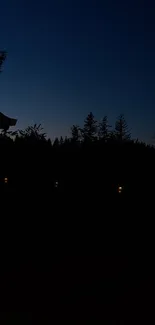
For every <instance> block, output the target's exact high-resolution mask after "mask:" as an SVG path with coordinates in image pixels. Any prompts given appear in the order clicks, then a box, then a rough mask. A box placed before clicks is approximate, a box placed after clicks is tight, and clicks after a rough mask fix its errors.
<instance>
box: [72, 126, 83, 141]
mask: <svg viewBox="0 0 155 325" xmlns="http://www.w3.org/2000/svg"><path fill="white" fill-rule="evenodd" d="M71 134H72V141H73V142H78V141H79V140H80V136H81V135H80V128H79V126H78V125H73V126H72V127H71Z"/></svg>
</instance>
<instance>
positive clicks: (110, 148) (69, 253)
mask: <svg viewBox="0 0 155 325" xmlns="http://www.w3.org/2000/svg"><path fill="white" fill-rule="evenodd" d="M0 150H1V151H0V152H1V159H0V170H1V216H2V217H1V229H2V233H1V245H2V246H1V247H2V255H1V261H2V260H3V263H2V267H1V272H4V273H5V279H6V274H7V270H12V271H11V272H13V273H11V274H13V275H12V276H13V277H14V278H10V277H9V279H7V280H5V282H4V280H3V281H1V290H2V292H4V296H3V300H2V305H1V306H5V304H8V305H9V306H12V307H9V311H10V308H12V309H11V310H16V309H18V310H21V309H22V301H21V300H20V299H19V297H21V296H22V297H23V292H24V298H23V299H24V301H25V304H26V306H27V307H26V310H30V311H32V310H33V312H36V314H37V315H39V310H40V311H42V317H43V319H46V318H47V319H51V318H52V316H51V315H50V314H49V311H50V310H51V308H54V310H55V311H57V319H66V318H65V317H68V316H67V315H68V314H69V315H70V319H72V317H73V319H74V318H75V315H77V319H83V317H85V319H91V320H92V319H105V318H106V319H119V320H120V319H125V317H126V316H127V315H128V314H130V316H131V309H130V307H129V306H130V303H131V300H132V303H133V304H134V308H136V309H137V308H139V309H137V310H139V311H140V309H141V308H142V304H143V301H144V300H143V299H144V292H145V295H149V294H150V291H149V290H150V289H149V288H150V287H151V285H152V287H153V282H152V281H153V274H154V273H153V272H154V267H153V262H152V256H153V255H152V254H153V250H154V233H153V232H154V231H153V229H154V228H153V217H152V215H153V212H152V211H153V202H154V201H153V199H154V178H155V176H154V162H155V149H154V147H151V146H148V145H146V144H145V143H142V142H140V141H138V140H136V141H135V140H133V139H132V137H131V131H130V129H129V127H128V124H127V122H126V120H125V117H124V116H123V115H120V116H119V117H118V119H117V120H116V123H115V126H114V128H112V126H110V124H109V121H108V118H107V116H104V117H103V119H102V121H100V122H97V121H96V120H95V117H94V115H93V114H92V113H89V114H88V116H87V117H86V119H85V120H84V124H83V126H82V127H80V126H78V125H73V126H72V127H71V131H70V137H65V138H63V137H60V138H59V139H58V138H56V139H54V141H52V140H51V139H48V138H47V136H46V134H45V133H44V130H43V129H42V127H41V125H34V126H30V127H27V128H26V129H25V130H17V131H15V132H11V131H8V132H6V131H5V132H2V133H1V136H0ZM151 209H152V210H151ZM3 255H4V256H3ZM19 267H20V271H16V272H15V269H18V270H19ZM13 270H14V271H13ZM36 272H39V273H36ZM38 274H39V275H38ZM22 276H24V278H22ZM40 278H41V279H42V280H40ZM148 278H149V280H148ZM11 279H12V280H11ZM12 283H14V285H15V290H16V299H15V298H13V293H12V296H10V292H12V291H11V289H10V286H11V285H12ZM142 283H143V284H142ZM20 286H22V289H21V287H20ZM6 288H8V289H6ZM142 288H143V292H142ZM7 290H10V291H9V298H8V294H7V292H8V291H7ZM12 290H13V289H12ZM33 290H34V291H33ZM136 290H137V291H136ZM30 292H31V294H29V293H30ZM32 292H33V294H32ZM136 292H137V295H138V296H136ZM17 296H18V297H17ZM10 297H12V298H10ZM34 297H35V298H34ZM137 297H138V298H137ZM147 297H148V296H147ZM137 299H138V302H139V305H137ZM17 301H18V308H17V305H16V303H17ZM150 303H151V302H150V299H149V298H148V305H149V304H150ZM51 305H52V307H51ZM135 306H136V307H135ZM138 306H139V307H138ZM145 307H146V304H145ZM47 310H48V312H47ZM60 310H61V314H60ZM73 315H74V316H73ZM82 315H83V316H82ZM84 315H85V316H84ZM40 317H41V316H38V318H40ZM55 317H56V316H55ZM124 324H125V323H124Z"/></svg>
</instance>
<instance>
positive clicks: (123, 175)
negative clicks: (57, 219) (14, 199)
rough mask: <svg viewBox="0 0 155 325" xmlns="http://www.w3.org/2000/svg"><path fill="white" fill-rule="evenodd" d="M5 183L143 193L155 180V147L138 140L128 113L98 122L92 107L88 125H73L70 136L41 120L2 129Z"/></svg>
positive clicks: (33, 187)
mask: <svg viewBox="0 0 155 325" xmlns="http://www.w3.org/2000/svg"><path fill="white" fill-rule="evenodd" d="M0 149H1V160H0V168H1V184H3V180H4V177H8V180H9V182H8V183H9V184H10V186H12V187H15V188H18V189H19V188H24V189H25V191H27V192H28V193H30V192H33V193H34V194H35V193H38V192H39V191H43V192H44V193H47V192H48V193H49V192H50V191H52V190H53V191H55V190H56V191H57V192H58V191H59V193H66V191H67V193H68V194H69V193H70V195H71V196H72V197H73V196H74V197H75V198H76V197H77V195H78V193H80V195H81V197H82V195H89V196H93V195H94V194H95V195H96V196H98V197H99V196H100V195H101V196H102V195H103V194H104V195H106V194H107V193H111V194H112V193H116V192H117V187H118V186H119V185H120V186H122V185H123V187H124V192H125V191H126V192H128V193H134V192H137V191H138V193H139V194H140V193H141V194H142V193H143V192H145V191H146V186H147V193H149V192H151V191H152V188H153V186H154V163H155V149H154V148H153V147H151V146H148V145H146V144H145V143H140V142H139V141H138V140H136V141H134V140H132V138H131V132H130V130H129V127H128V124H127V122H126V120H125V118H124V116H123V115H120V116H119V118H118V119H117V121H116V123H115V128H114V129H112V127H111V126H110V125H109V122H108V118H107V116H105V117H103V119H102V121H101V122H97V121H96V120H95V117H94V115H93V114H92V113H89V114H88V116H87V117H86V119H85V120H84V125H83V127H82V128H81V127H79V126H78V125H73V126H72V127H71V135H70V137H65V138H63V137H60V138H59V139H58V138H56V139H55V140H54V141H51V139H48V138H47V136H46V134H45V133H44V131H43V129H42V127H41V125H36V124H35V125H34V126H30V127H28V128H26V129H25V130H24V131H23V130H17V131H16V132H9V131H8V132H2V133H1V136H0Z"/></svg>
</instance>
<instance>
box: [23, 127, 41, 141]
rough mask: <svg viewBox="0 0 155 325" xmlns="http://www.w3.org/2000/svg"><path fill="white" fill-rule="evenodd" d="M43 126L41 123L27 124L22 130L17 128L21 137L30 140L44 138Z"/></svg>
mask: <svg viewBox="0 0 155 325" xmlns="http://www.w3.org/2000/svg"><path fill="white" fill-rule="evenodd" d="M42 131H43V128H42V126H41V124H39V125H37V124H34V126H28V127H27V128H26V129H25V130H24V131H22V130H19V131H18V133H19V135H20V136H21V137H22V138H25V139H31V140H46V133H44V132H42Z"/></svg>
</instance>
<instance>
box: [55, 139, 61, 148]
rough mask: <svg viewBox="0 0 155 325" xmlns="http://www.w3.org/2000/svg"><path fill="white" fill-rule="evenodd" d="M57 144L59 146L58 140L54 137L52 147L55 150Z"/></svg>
mask: <svg viewBox="0 0 155 325" xmlns="http://www.w3.org/2000/svg"><path fill="white" fill-rule="evenodd" d="M59 144H60V143H59V139H58V138H57V137H56V138H55V140H54V142H53V147H54V148H57V147H59Z"/></svg>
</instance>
